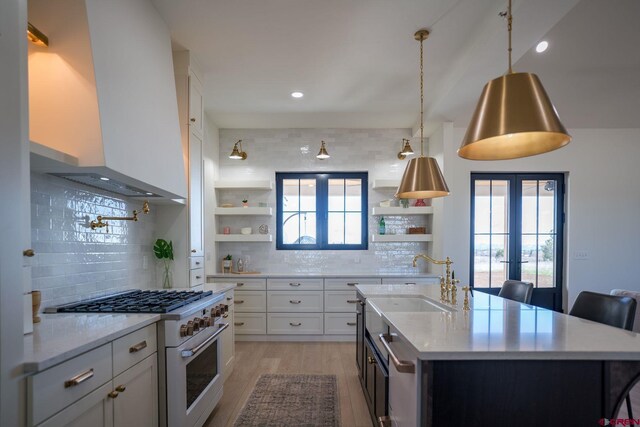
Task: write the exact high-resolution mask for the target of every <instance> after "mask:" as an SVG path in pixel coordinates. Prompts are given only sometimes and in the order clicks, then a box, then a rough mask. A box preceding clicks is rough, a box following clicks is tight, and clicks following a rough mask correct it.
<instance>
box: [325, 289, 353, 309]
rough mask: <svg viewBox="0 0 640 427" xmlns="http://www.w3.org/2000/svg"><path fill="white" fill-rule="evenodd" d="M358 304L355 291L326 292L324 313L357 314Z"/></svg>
mask: <svg viewBox="0 0 640 427" xmlns="http://www.w3.org/2000/svg"><path fill="white" fill-rule="evenodd" d="M357 303H358V298H357V296H356V292H355V291H352V292H349V291H324V311H328V312H331V311H334V312H335V311H338V312H345V311H346V312H349V311H353V312H355V311H356V305H357Z"/></svg>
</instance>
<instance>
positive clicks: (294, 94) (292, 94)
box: [291, 92, 304, 98]
mask: <svg viewBox="0 0 640 427" xmlns="http://www.w3.org/2000/svg"><path fill="white" fill-rule="evenodd" d="M291 96H292V97H293V98H302V97H303V96H304V93H302V92H291Z"/></svg>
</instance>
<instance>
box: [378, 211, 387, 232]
mask: <svg viewBox="0 0 640 427" xmlns="http://www.w3.org/2000/svg"><path fill="white" fill-rule="evenodd" d="M386 232H387V227H386V226H385V224H384V217H383V216H381V217H380V223H379V224H378V233H380V235H383V234H384V233H386Z"/></svg>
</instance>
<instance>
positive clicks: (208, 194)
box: [202, 115, 220, 274]
mask: <svg viewBox="0 0 640 427" xmlns="http://www.w3.org/2000/svg"><path fill="white" fill-rule="evenodd" d="M219 153H220V137H219V133H218V128H217V127H216V125H215V124H214V123H213V121H212V120H211V119H210V118H209V117H207V116H206V115H205V116H204V140H203V146H202V157H203V162H204V181H203V182H204V255H205V264H204V267H205V274H215V273H216V271H217V269H218V264H219V263H218V262H217V261H216V260H217V254H216V242H215V239H214V238H213V236H214V234H215V233H216V231H215V230H216V228H215V227H216V222H215V216H214V215H213V212H214V209H215V208H216V206H218V204H217V199H216V190H215V188H214V186H213V182H214V181H215V180H216V179H218V171H219V166H218V156H219Z"/></svg>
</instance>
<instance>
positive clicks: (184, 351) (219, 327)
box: [181, 323, 229, 358]
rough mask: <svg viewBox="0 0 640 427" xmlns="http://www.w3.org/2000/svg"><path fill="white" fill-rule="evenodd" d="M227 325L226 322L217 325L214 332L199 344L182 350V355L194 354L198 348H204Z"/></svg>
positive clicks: (185, 356)
mask: <svg viewBox="0 0 640 427" xmlns="http://www.w3.org/2000/svg"><path fill="white" fill-rule="evenodd" d="M228 327H229V324H228V323H223V324H222V325H220V326H218V330H217V331H215V333H214V334H213V335H211V336H210V337H209V338H207V339H206V340H204V341H203V342H202V343H201V344H199V345H197V346H196V347H193V348H192V349H190V350H182V352H181V355H182V357H184V358H187V357H191V356H194V355H195V354H197V353H198V352H199V351H200V350H202V349H203V348H205V347H206V346H207V345H208V344H209V343H210V342H211V341H213V340H214V339H216V338H217V337H218V335H220V334H221V333H222V331H224V330H225V329H227V328H228Z"/></svg>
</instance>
